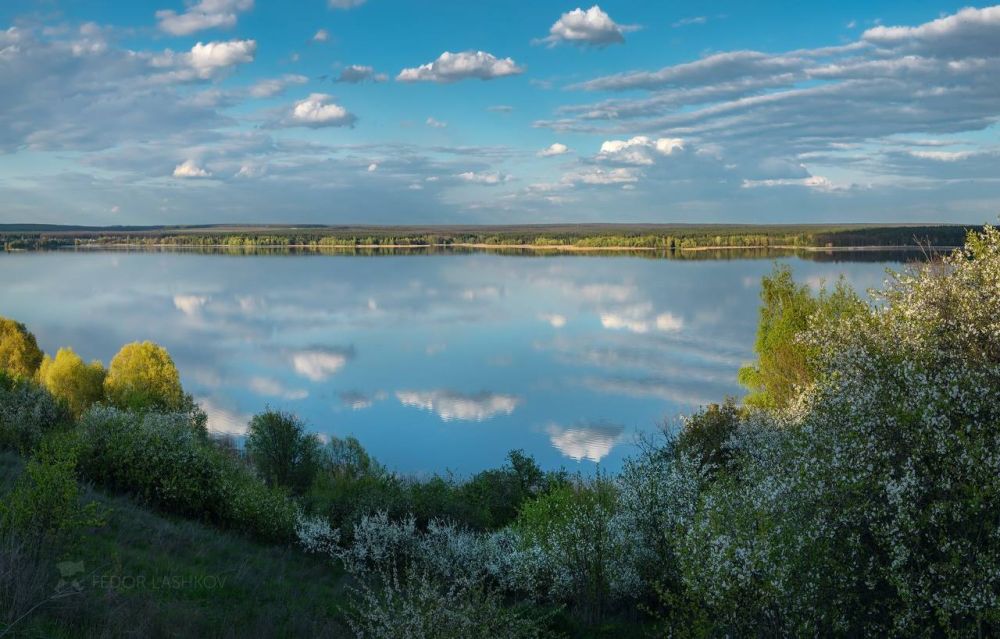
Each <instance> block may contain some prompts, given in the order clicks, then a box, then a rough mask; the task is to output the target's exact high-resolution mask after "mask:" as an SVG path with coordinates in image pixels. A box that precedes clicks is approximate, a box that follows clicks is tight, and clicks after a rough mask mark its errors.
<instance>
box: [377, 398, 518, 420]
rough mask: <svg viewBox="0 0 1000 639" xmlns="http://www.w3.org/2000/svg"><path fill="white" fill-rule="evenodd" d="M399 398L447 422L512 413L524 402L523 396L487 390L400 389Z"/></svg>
mask: <svg viewBox="0 0 1000 639" xmlns="http://www.w3.org/2000/svg"><path fill="white" fill-rule="evenodd" d="M396 398H397V399H398V400H399V402H400V403H401V404H403V405H404V406H412V407H414V408H420V409H422V410H428V411H431V412H434V413H437V414H438V416H439V417H441V419H442V420H444V421H446V422H450V421H455V420H459V421H473V422H481V421H485V420H487V419H490V418H491V417H495V416H496V415H500V414H507V415H510V414H511V413H513V412H514V409H515V408H517V407H518V405H519V404H520V403H521V399H520V398H518V397H515V396H513V395H501V394H498V393H489V392H486V391H483V392H481V393H475V394H466V393H458V392H455V391H449V390H432V391H398V392H397V393H396Z"/></svg>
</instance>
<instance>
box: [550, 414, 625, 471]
mask: <svg viewBox="0 0 1000 639" xmlns="http://www.w3.org/2000/svg"><path fill="white" fill-rule="evenodd" d="M545 431H546V432H547V433H548V435H549V441H551V442H552V445H553V446H555V447H556V449H557V450H559V452H561V453H562V454H563V455H565V456H567V457H569V458H570V459H575V460H576V461H582V460H584V459H589V460H590V461H592V462H599V461H601V460H602V459H604V458H605V457H607V456H608V454H609V453H611V449H612V448H614V447H615V444H617V443H618V442H620V441H621V439H622V436H623V435H624V433H625V427H624V426H621V425H619V424H612V423H609V422H597V423H592V424H587V423H583V424H575V425H573V426H569V427H563V426H559V425H558V424H550V425H549V426H548V428H546V429H545Z"/></svg>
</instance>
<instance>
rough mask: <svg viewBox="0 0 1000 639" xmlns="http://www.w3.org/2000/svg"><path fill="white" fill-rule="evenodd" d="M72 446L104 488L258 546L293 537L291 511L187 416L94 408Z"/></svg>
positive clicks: (291, 507) (87, 472) (279, 495)
mask: <svg viewBox="0 0 1000 639" xmlns="http://www.w3.org/2000/svg"><path fill="white" fill-rule="evenodd" d="M76 445H77V450H78V454H79V464H80V469H81V471H82V472H83V474H84V475H85V476H86V477H87V478H89V479H91V480H92V481H95V482H98V483H100V484H102V485H104V486H107V487H109V488H112V489H114V490H118V491H122V492H128V493H130V494H133V495H135V496H136V497H138V498H140V499H142V500H144V501H146V502H148V503H151V504H153V505H155V506H157V507H158V508H160V509H163V510H166V511H168V512H173V513H177V514H180V515H185V516H188V517H193V518H195V519H200V520H203V521H209V522H213V523H216V524H219V525H223V526H225V527H228V528H232V529H235V530H240V531H243V532H246V533H248V534H251V535H253V536H256V537H259V538H262V539H268V540H276V541H280V540H284V539H289V538H291V537H292V535H293V530H294V525H295V515H296V512H295V507H294V504H292V503H291V502H290V501H288V499H287V498H286V497H285V494H284V493H283V492H281V491H278V490H275V489H271V488H268V487H267V486H265V485H264V484H263V482H262V481H261V480H260V479H258V478H257V477H256V476H254V474H253V471H252V470H251V469H250V468H248V467H246V466H244V465H243V464H241V463H240V461H238V460H236V459H234V458H233V457H231V456H229V455H226V454H225V453H224V452H223V451H221V450H220V449H218V448H217V447H215V446H214V445H212V443H211V442H209V441H208V440H207V439H206V438H205V437H204V436H203V435H202V434H201V432H200V431H199V430H198V429H197V427H196V426H195V425H192V423H191V420H190V418H189V416H188V415H187V414H184V413H134V412H127V411H122V410H119V409H116V408H110V407H100V408H93V409H91V410H90V411H88V412H87V413H86V414H84V416H83V417H82V418H81V420H80V424H79V426H78V440H77V442H76Z"/></svg>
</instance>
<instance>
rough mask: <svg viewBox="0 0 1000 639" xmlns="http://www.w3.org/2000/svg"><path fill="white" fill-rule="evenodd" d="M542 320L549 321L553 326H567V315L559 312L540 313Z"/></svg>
mask: <svg viewBox="0 0 1000 639" xmlns="http://www.w3.org/2000/svg"><path fill="white" fill-rule="evenodd" d="M539 318H540V319H541V320H542V321H545V322H548V323H549V324H550V325H551V326H552V328H562V327H563V326H566V316H565V315H559V314H558V313H551V314H543V315H539Z"/></svg>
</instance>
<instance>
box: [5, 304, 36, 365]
mask: <svg viewBox="0 0 1000 639" xmlns="http://www.w3.org/2000/svg"><path fill="white" fill-rule="evenodd" d="M41 363H42V351H41V349H39V348H38V342H37V341H35V336H34V335H32V334H31V332H29V331H28V329H27V328H26V327H25V326H24V324H21V323H19V322H15V321H14V320H11V319H7V318H6V317H0V371H4V372H6V373H8V374H9V375H12V376H14V377H32V376H34V374H35V371H37V370H38V367H39V365H41Z"/></svg>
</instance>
